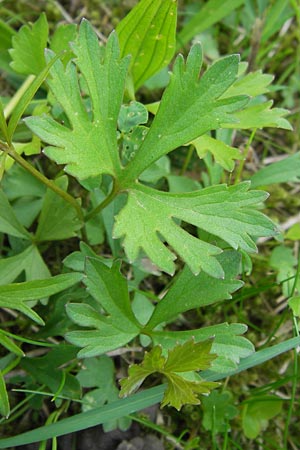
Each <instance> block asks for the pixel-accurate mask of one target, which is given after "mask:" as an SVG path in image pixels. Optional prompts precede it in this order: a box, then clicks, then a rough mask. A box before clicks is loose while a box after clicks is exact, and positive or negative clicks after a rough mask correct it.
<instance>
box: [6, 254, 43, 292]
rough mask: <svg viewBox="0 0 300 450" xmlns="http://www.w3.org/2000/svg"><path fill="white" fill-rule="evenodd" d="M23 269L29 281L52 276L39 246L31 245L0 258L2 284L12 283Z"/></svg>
mask: <svg viewBox="0 0 300 450" xmlns="http://www.w3.org/2000/svg"><path fill="white" fill-rule="evenodd" d="M23 270H24V271H25V275H26V280H27V281H29V280H36V279H43V278H48V277H50V272H49V269H48V268H47V266H46V265H45V263H44V261H43V259H42V257H41V255H40V253H39V251H38V249H37V247H36V246H35V245H30V246H29V247H27V248H26V249H25V250H24V251H23V252H21V253H19V254H18V255H15V256H10V257H8V258H0V285H4V284H8V283H12V282H13V281H14V280H15V279H16V278H17V276H18V275H20V273H22V272H23Z"/></svg>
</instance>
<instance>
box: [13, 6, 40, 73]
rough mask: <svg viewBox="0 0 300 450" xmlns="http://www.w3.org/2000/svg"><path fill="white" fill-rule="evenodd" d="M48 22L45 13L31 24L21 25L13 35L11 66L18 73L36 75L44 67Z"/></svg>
mask: <svg viewBox="0 0 300 450" xmlns="http://www.w3.org/2000/svg"><path fill="white" fill-rule="evenodd" d="M47 39H48V22H47V17H46V14H45V13H42V14H41V15H40V17H39V18H38V20H37V21H36V22H35V23H34V24H33V25H32V26H30V25H23V26H22V27H21V28H20V30H19V32H18V33H17V34H16V35H15V36H13V38H12V45H13V48H12V49H11V50H10V56H11V58H12V62H11V67H12V68H13V69H14V70H15V71H16V72H18V73H22V74H25V75H31V74H33V75H38V74H39V73H40V72H41V71H42V70H43V69H44V67H45V65H46V63H45V57H44V50H45V48H46V47H47Z"/></svg>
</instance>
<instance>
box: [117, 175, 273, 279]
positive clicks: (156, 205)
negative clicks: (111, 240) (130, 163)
mask: <svg viewBox="0 0 300 450" xmlns="http://www.w3.org/2000/svg"><path fill="white" fill-rule="evenodd" d="M249 186H250V183H247V182H245V183H241V184H239V185H235V186H230V187H227V186H225V185H219V186H212V187H209V188H206V189H202V190H201V191H196V192H190V193H185V194H170V193H167V192H159V191H156V190H154V189H151V188H149V187H146V186H142V185H138V184H137V185H136V187H135V188H134V189H131V190H130V192H129V195H128V201H127V204H126V206H125V207H124V208H123V209H122V210H121V212H120V213H119V214H118V216H117V217H116V223H115V227H114V232H113V235H114V237H116V238H119V237H122V236H124V241H123V245H124V247H125V251H126V253H127V256H128V258H129V260H130V261H133V260H135V259H136V258H137V257H138V254H139V250H140V249H143V250H144V251H145V252H146V254H147V255H148V256H149V257H150V258H151V260H152V261H153V262H154V263H155V264H156V265H157V266H158V267H160V268H161V269H162V270H164V271H166V272H168V273H174V270H175V265H174V262H173V260H174V259H175V255H174V253H173V252H171V250H170V249H169V248H167V247H166V245H164V243H163V241H162V240H161V239H160V237H159V236H161V237H162V238H163V239H165V240H166V241H167V243H168V244H169V245H171V246H172V248H173V249H174V250H175V251H176V253H178V254H179V255H180V256H181V258H182V259H183V260H184V261H185V262H186V263H187V264H188V266H189V267H190V269H191V270H192V272H193V273H194V274H197V273H199V271H200V269H202V270H204V271H205V272H206V273H208V274H209V275H211V276H212V277H215V278H222V277H223V276H224V272H223V269H222V267H221V265H220V263H219V262H218V260H217V259H216V258H215V256H216V255H218V254H219V253H221V252H222V250H221V249H220V248H218V247H217V246H215V245H211V244H208V243H207V242H204V241H201V240H200V239H197V238H196V237H194V236H192V235H191V234H189V233H188V232H187V231H185V230H183V229H182V228H180V226H179V225H178V224H176V223H175V221H174V219H180V220H183V221H185V222H187V223H190V224H192V225H195V226H197V227H199V228H200V229H202V230H206V231H208V232H209V233H211V234H213V235H215V236H218V237H220V238H221V239H223V240H224V241H226V242H227V243H228V244H229V245H230V246H232V247H233V248H234V249H237V248H241V249H243V250H245V251H247V252H253V251H256V245H255V243H254V241H253V239H252V237H253V236H272V235H274V233H275V226H274V224H273V223H272V222H271V221H270V220H269V219H268V218H267V217H266V216H264V215H263V214H262V213H261V212H259V211H256V210H255V209H254V207H255V205H257V204H259V202H262V201H263V200H264V199H265V198H266V197H267V194H266V193H265V192H262V191H249V190H248V189H249ZM158 233H159V234H158Z"/></svg>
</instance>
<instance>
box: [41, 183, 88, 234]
mask: <svg viewBox="0 0 300 450" xmlns="http://www.w3.org/2000/svg"><path fill="white" fill-rule="evenodd" d="M55 184H56V185H57V186H58V187H60V189H62V190H64V191H67V188H68V178H67V177H66V176H63V177H60V178H58V179H56V180H55ZM80 227H81V223H80V221H79V220H78V216H77V214H76V210H75V209H74V207H73V206H72V205H70V203H68V202H67V201H66V200H64V199H63V198H62V197H61V196H59V195H57V194H56V193H55V192H53V190H52V189H48V190H47V192H46V194H45V197H44V201H43V206H42V210H41V214H40V216H39V221H38V227H37V230H36V239H37V240H38V241H52V240H61V239H67V238H70V237H73V236H76V231H78V230H79V229H80Z"/></svg>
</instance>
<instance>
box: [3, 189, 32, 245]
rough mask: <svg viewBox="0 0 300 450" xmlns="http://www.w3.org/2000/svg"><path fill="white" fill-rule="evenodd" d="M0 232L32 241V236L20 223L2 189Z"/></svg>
mask: <svg viewBox="0 0 300 450" xmlns="http://www.w3.org/2000/svg"><path fill="white" fill-rule="evenodd" d="M0 232H1V233H7V234H10V235H12V236H16V237H18V238H23V239H28V240H31V237H32V236H31V234H30V233H29V232H28V231H27V230H26V229H25V228H24V227H23V225H22V224H21V223H20V222H19V221H18V219H17V217H16V215H15V212H14V210H13V208H12V207H11V205H10V203H9V201H8V200H7V197H6V195H5V194H4V192H3V191H2V189H0Z"/></svg>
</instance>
